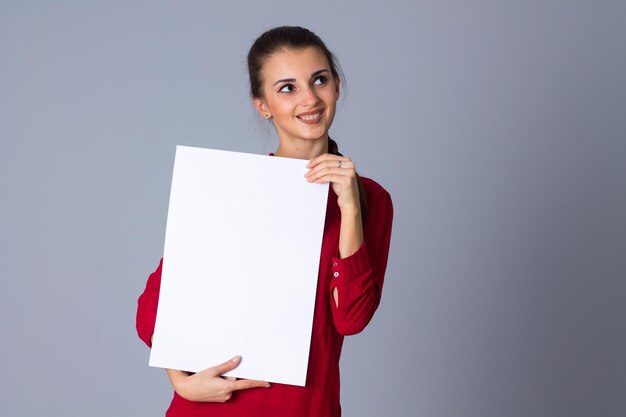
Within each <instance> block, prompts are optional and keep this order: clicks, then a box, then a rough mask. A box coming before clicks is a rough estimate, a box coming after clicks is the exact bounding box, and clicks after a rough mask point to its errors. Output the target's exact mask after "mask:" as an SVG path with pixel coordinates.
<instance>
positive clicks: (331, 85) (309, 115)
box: [254, 47, 339, 142]
mask: <svg viewBox="0 0 626 417" xmlns="http://www.w3.org/2000/svg"><path fill="white" fill-rule="evenodd" d="M262 79H263V90H262V91H263V97H259V98H255V99H254V105H255V107H256V109H257V110H258V111H259V113H260V114H261V116H263V117H265V116H266V115H267V114H269V115H270V117H271V118H272V121H273V122H274V126H275V127H276V131H277V132H278V137H279V139H280V141H281V142H283V141H298V140H319V139H322V140H326V139H327V137H328V129H329V128H330V125H331V124H332V123H333V118H334V117H335V108H336V102H337V98H338V97H339V80H338V79H335V78H334V77H333V75H332V73H331V71H330V65H329V63H328V60H327V59H326V57H325V56H324V54H323V53H322V52H321V51H320V50H319V49H317V48H315V47H307V48H304V49H301V50H287V51H280V52H276V53H274V54H273V55H271V56H270V57H269V58H268V59H267V60H266V61H265V64H264V65H263V69H262Z"/></svg>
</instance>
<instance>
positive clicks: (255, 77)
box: [248, 26, 343, 98]
mask: <svg viewBox="0 0 626 417" xmlns="http://www.w3.org/2000/svg"><path fill="white" fill-rule="evenodd" d="M311 46H312V47H314V48H317V49H318V50H319V51H320V52H322V53H323V54H324V56H325V57H326V59H327V60H328V65H330V72H331V74H332V75H333V77H335V78H337V79H340V78H343V76H342V72H341V68H340V67H339V65H338V64H337V59H336V58H335V56H334V55H333V54H332V52H330V51H329V50H328V48H327V47H326V44H324V42H323V41H322V40H321V39H320V37H319V36H317V35H316V34H315V33H313V32H311V31H310V30H308V29H305V28H303V27H300V26H279V27H276V28H273V29H270V30H268V31H267V32H265V33H263V34H262V35H261V36H259V37H258V38H257V40H256V41H254V43H253V44H252V47H251V48H250V52H248V75H249V76H250V95H251V96H252V97H253V98H258V97H263V65H264V64H265V61H266V60H267V59H268V58H269V57H270V56H272V55H273V54H274V53H276V52H279V51H289V50H296V51H297V50H300V49H304V48H308V47H311ZM342 81H343V80H342Z"/></svg>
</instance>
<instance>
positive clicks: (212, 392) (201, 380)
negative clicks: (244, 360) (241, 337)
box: [167, 356, 270, 403]
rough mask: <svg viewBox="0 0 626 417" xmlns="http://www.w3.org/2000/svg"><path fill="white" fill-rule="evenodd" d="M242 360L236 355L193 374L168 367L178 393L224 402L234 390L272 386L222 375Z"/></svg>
mask: <svg viewBox="0 0 626 417" xmlns="http://www.w3.org/2000/svg"><path fill="white" fill-rule="evenodd" d="M240 361H241V357H239V356H235V357H234V358H232V359H231V360H229V361H226V362H224V363H223V364H221V365H217V366H213V367H211V368H208V369H205V370H204V371H200V372H198V373H196V374H193V375H189V374H188V373H187V372H183V371H178V370H175V369H168V370H167V375H168V376H169V378H170V381H171V382H172V386H173V387H174V390H175V391H176V393H177V394H178V395H180V396H181V397H183V398H184V399H186V400H189V401H201V402H221V403H223V402H226V401H228V400H229V399H230V397H231V396H232V395H233V391H239V390H243V389H249V388H257V387H265V388H267V387H269V386H270V384H268V383H267V382H265V381H255V380H250V379H236V378H227V377H222V376H221V375H222V374H224V373H225V372H228V371H231V370H233V369H235V368H236V367H237V365H239V362H240Z"/></svg>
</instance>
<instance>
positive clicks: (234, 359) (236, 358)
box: [231, 355, 239, 363]
mask: <svg viewBox="0 0 626 417" xmlns="http://www.w3.org/2000/svg"><path fill="white" fill-rule="evenodd" d="M231 361H233V362H235V363H237V362H239V355H237V356H235V357H234V358H232V359H231Z"/></svg>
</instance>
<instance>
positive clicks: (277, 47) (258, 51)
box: [248, 26, 367, 224]
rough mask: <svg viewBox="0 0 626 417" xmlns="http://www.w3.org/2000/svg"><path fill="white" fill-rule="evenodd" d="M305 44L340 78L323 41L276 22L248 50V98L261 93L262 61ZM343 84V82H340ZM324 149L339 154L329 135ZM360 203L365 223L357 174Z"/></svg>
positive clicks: (311, 34) (364, 204)
mask: <svg viewBox="0 0 626 417" xmlns="http://www.w3.org/2000/svg"><path fill="white" fill-rule="evenodd" d="M308 47H314V48H317V49H318V50H319V51H320V52H322V53H323V54H324V56H325V57H326V59H327V60H328V65H329V66H330V72H331V74H332V76H333V77H334V78H336V79H339V80H341V81H342V82H344V76H343V72H342V71H341V67H340V66H339V64H338V63H337V59H336V58H335V56H334V55H333V53H332V52H330V50H329V49H328V48H327V47H326V44H325V43H324V42H323V41H322V39H320V37H319V36H317V35H316V34H315V33H313V32H311V31H310V30H308V29H306V28H303V27H300V26H279V27H275V28H273V29H270V30H268V31H266V32H264V33H263V34H262V35H261V36H259V37H258V38H257V39H256V40H255V41H254V43H253V44H252V46H251V47H250V51H249V52H248V76H249V77H250V95H251V96H252V98H262V97H263V65H264V64H265V62H266V61H267V59H269V58H270V57H271V56H272V55H273V54H275V53H276V52H281V51H289V50H296V51H297V50H301V49H304V48H308ZM344 84H345V82H344ZM328 153H331V154H334V155H338V156H343V155H342V154H341V153H340V152H339V146H338V145H337V142H335V141H334V140H333V139H331V138H330V137H329V138H328ZM357 180H358V184H359V196H360V200H361V201H360V203H361V204H360V205H361V217H362V219H363V223H364V224H365V221H366V218H367V203H366V200H365V189H364V188H363V183H362V181H361V178H360V177H359V176H358V175H357Z"/></svg>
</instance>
